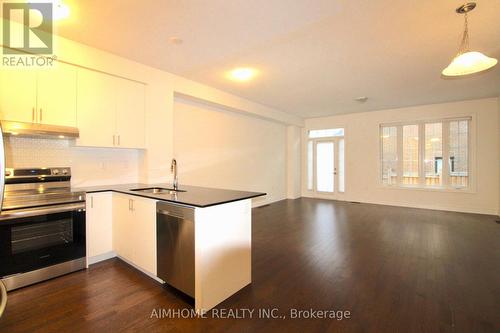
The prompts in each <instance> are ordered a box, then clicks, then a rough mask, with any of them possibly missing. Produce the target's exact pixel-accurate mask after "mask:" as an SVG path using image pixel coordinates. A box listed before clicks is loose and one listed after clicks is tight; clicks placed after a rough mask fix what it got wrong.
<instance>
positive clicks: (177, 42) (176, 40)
mask: <svg viewBox="0 0 500 333" xmlns="http://www.w3.org/2000/svg"><path fill="white" fill-rule="evenodd" d="M168 41H169V42H170V43H171V44H174V45H181V44H182V43H184V41H183V40H182V39H180V38H179V37H170V38H169V39H168Z"/></svg>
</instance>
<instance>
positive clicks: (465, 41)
mask: <svg viewBox="0 0 500 333" xmlns="http://www.w3.org/2000/svg"><path fill="white" fill-rule="evenodd" d="M464 18H465V22H464V34H463V36H462V42H461V43H460V49H459V50H458V54H462V53H465V52H469V25H468V21H467V12H465V13H464Z"/></svg>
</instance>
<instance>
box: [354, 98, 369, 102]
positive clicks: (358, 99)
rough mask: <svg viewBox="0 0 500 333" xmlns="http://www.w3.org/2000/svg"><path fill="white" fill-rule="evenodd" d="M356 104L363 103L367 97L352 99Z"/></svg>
mask: <svg viewBox="0 0 500 333" xmlns="http://www.w3.org/2000/svg"><path fill="white" fill-rule="evenodd" d="M354 100H355V101H356V102H360V103H364V102H366V101H367V100H368V97H366V96H359V97H356V98H355V99H354Z"/></svg>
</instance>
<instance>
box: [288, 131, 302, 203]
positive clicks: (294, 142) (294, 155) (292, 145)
mask: <svg viewBox="0 0 500 333" xmlns="http://www.w3.org/2000/svg"><path fill="white" fill-rule="evenodd" d="M286 133H287V139H286V141H287V147H286V165H287V169H286V171H287V172H286V176H287V181H286V183H287V198H288V199H297V198H300V196H301V195H302V193H301V180H300V177H301V174H300V169H301V168H300V163H301V159H300V158H301V149H302V147H301V144H300V142H301V135H302V130H301V128H300V127H297V126H288V128H287V132H286Z"/></svg>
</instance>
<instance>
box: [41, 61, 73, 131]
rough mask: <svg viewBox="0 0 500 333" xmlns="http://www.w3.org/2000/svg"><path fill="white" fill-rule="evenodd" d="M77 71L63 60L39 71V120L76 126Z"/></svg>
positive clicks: (44, 122) (43, 122)
mask: <svg viewBox="0 0 500 333" xmlns="http://www.w3.org/2000/svg"><path fill="white" fill-rule="evenodd" d="M76 73H77V69H76V67H74V66H71V65H67V64H64V63H61V62H58V63H56V64H55V66H54V68H50V69H41V70H40V71H38V103H37V107H38V108H37V111H38V122H39V123H42V124H50V125H60V126H71V127H76Z"/></svg>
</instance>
